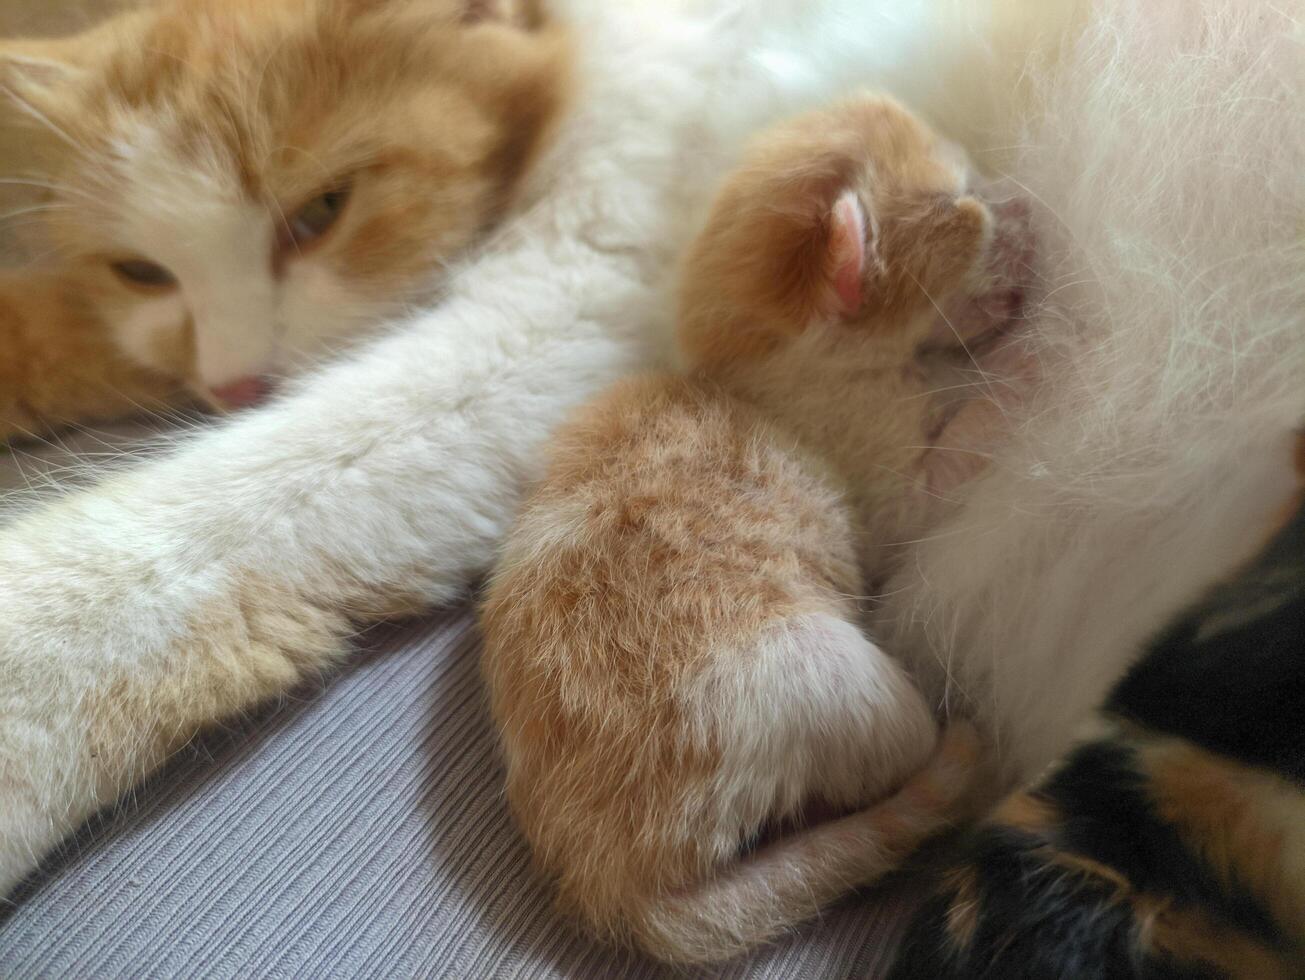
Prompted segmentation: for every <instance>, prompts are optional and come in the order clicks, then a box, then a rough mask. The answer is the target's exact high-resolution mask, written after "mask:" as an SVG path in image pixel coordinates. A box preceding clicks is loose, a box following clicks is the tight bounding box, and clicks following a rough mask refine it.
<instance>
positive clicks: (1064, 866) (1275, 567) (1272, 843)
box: [893, 441, 1305, 980]
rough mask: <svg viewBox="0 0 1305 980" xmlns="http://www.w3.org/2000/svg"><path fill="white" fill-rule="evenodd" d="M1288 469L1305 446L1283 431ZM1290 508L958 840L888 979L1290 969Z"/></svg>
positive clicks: (1298, 895)
mask: <svg viewBox="0 0 1305 980" xmlns="http://www.w3.org/2000/svg"><path fill="white" fill-rule="evenodd" d="M1300 463H1301V472H1302V475H1303V476H1305V441H1302V443H1301V455H1300ZM1302 658H1305V507H1301V508H1300V509H1298V511H1297V512H1296V514H1295V516H1294V517H1292V518H1290V519H1289V522H1288V524H1287V526H1286V528H1284V529H1283V530H1282V531H1281V532H1280V533H1279V534H1278V535H1277V536H1276V537H1275V539H1274V540H1273V542H1272V543H1271V544H1270V546H1269V547H1268V548H1267V549H1266V550H1265V552H1264V553H1263V554H1262V555H1261V556H1260V557H1259V558H1257V559H1256V560H1255V561H1254V562H1253V563H1252V564H1251V565H1250V566H1249V567H1248V568H1246V569H1244V570H1243V571H1241V572H1239V573H1238V574H1237V575H1236V577H1235V578H1233V579H1232V580H1231V581H1229V582H1227V583H1225V584H1223V585H1221V586H1219V587H1218V588H1217V589H1216V590H1214V592H1213V593H1212V594H1211V595H1210V596H1208V597H1207V598H1206V599H1204V600H1203V601H1202V602H1201V603H1199V604H1198V605H1197V606H1195V607H1194V608H1192V609H1191V610H1189V611H1188V612H1186V613H1184V615H1183V616H1182V617H1181V618H1180V619H1179V620H1178V621H1177V622H1176V623H1174V624H1173V625H1171V626H1170V627H1168V628H1167V629H1166V630H1165V631H1164V632H1163V633H1161V635H1160V636H1159V637H1158V638H1157V639H1156V641H1155V642H1154V643H1152V644H1151V645H1150V647H1149V649H1148V650H1147V652H1146V653H1145V654H1143V656H1142V657H1141V659H1140V660H1139V661H1138V663H1137V664H1136V665H1135V666H1134V667H1133V668H1132V669H1131V670H1130V671H1129V672H1128V674H1127V675H1126V676H1125V677H1124V680H1123V681H1122V683H1121V684H1120V685H1119V686H1118V687H1117V688H1116V689H1115V690H1114V692H1113V693H1112V694H1111V696H1110V698H1109V700H1108V701H1107V703H1106V707H1105V710H1104V712H1103V715H1102V717H1101V718H1100V719H1099V721H1098V724H1097V726H1096V727H1097V728H1098V729H1099V730H1101V731H1102V732H1103V733H1102V734H1097V735H1095V736H1094V737H1092V738H1091V739H1089V740H1088V741H1086V742H1085V743H1083V744H1082V745H1080V746H1079V747H1077V748H1076V749H1075V750H1074V751H1073V752H1072V753H1071V754H1070V755H1069V756H1068V758H1067V759H1066V760H1065V761H1064V762H1062V763H1061V764H1060V765H1059V766H1058V767H1057V768H1056V770H1055V771H1054V772H1053V773H1052V774H1051V775H1050V776H1049V777H1048V778H1047V779H1046V780H1045V781H1044V782H1043V783H1042V784H1041V785H1040V786H1039V787H1038V788H1037V789H1036V790H1033V791H1031V792H1029V793H1021V794H1017V795H1015V796H1013V797H1011V798H1010V799H1008V800H1006V801H1005V802H1004V803H1002V805H1001V806H1000V807H999V808H998V809H997V811H996V813H995V814H994V815H993V816H992V817H991V818H990V819H989V820H987V821H985V822H984V823H983V824H981V825H980V826H979V827H977V828H976V829H974V830H972V831H969V832H968V833H966V834H964V835H963V836H962V837H961V838H960V840H959V841H958V842H956V843H955V844H954V845H953V847H952V848H951V850H953V851H954V852H957V853H954V854H952V855H951V857H950V860H948V862H947V863H946V865H945V866H944V869H943V870H942V871H940V872H939V874H938V884H937V886H936V890H935V894H934V896H933V897H932V898H931V900H930V901H929V902H928V903H927V904H926V906H925V908H924V909H922V910H921V911H920V912H919V913H918V914H917V916H916V919H915V921H914V923H913V924H912V926H911V928H910V930H909V933H908V938H907V943H906V946H905V948H904V949H903V951H902V953H901V954H900V955H899V958H898V962H897V965H896V968H895V973H894V974H893V975H894V976H896V977H899V978H908V977H911V978H915V977H918V978H921V980H924V978H928V980H935V978H938V980H941V978H943V977H978V976H985V977H986V976H991V977H1001V978H1003V980H1004V978H1011V980H1016V978H1020V977H1029V978H1058V977H1059V978H1065V980H1069V978H1074V980H1078V978H1085V980H1086V978H1102V980H1105V978H1108V977H1109V978H1114V977H1121V978H1122V977H1138V978H1157V980H1158V978H1163V977H1232V978H1244V980H1268V978H1273V977H1281V978H1289V977H1299V976H1301V975H1303V974H1305V682H1303V681H1302V666H1305V665H1303V664H1302Z"/></svg>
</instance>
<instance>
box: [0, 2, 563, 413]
mask: <svg viewBox="0 0 1305 980" xmlns="http://www.w3.org/2000/svg"><path fill="white" fill-rule="evenodd" d="M533 24H534V13H533V11H532V10H530V9H528V8H527V6H526V5H524V4H516V3H513V2H510V0H502V2H497V3H477V4H473V5H471V6H466V5H465V4H463V3H456V2H453V0H439V2H423V0H389V2H384V3H377V2H371V0H274V2H270V3H269V2H266V0H168V2H163V3H160V4H156V5H148V6H146V7H144V8H142V9H139V10H133V11H129V12H126V13H123V14H120V15H118V16H116V17H114V18H111V19H109V20H108V21H106V22H105V23H103V24H101V25H99V26H97V27H94V28H92V29H90V30H88V31H86V32H84V33H82V34H79V35H75V36H72V37H69V38H65V39H60V40H50V41H5V42H2V43H0V94H3V95H4V96H6V97H7V98H5V99H3V100H0V101H3V102H7V104H8V115H9V116H10V117H11V119H10V123H11V125H16V124H19V123H23V124H26V130H27V132H25V133H24V135H23V139H25V140H29V141H36V142H37V143H39V144H40V145H41V146H42V148H43V152H42V153H40V154H31V155H34V156H40V157H41V158H42V159H43V160H44V163H43V164H42V166H41V168H40V170H39V171H38V172H36V173H35V174H33V175H31V177H30V183H31V184H34V185H40V186H41V187H42V188H44V189H45V192H44V194H43V196H42V199H41V200H40V201H39V202H38V203H36V204H34V205H33V206H32V207H30V208H26V209H22V213H23V217H24V218H25V219H26V222H27V223H26V224H25V225H23V226H22V230H23V231H24V232H25V235H26V237H27V239H29V240H30V241H31V243H32V244H31V246H30V247H31V248H32V249H33V250H35V251H39V252H41V253H43V254H45V255H47V256H48V258H47V259H46V261H45V263H44V265H45V266H50V267H51V270H50V274H53V275H55V276H58V277H60V279H61V282H62V285H61V286H60V291H61V292H63V293H66V294H70V295H67V296H61V297H60V298H59V301H58V302H57V304H56V309H55V311H53V312H52V314H51V315H50V316H49V317H43V316H42V315H41V314H40V312H39V308H38V306H37V304H36V303H35V302H33V301H32V300H33V298H32V297H21V296H17V297H15V299H16V301H17V303H18V304H19V305H21V306H24V307H26V308H27V309H26V313H25V314H23V315H22V316H21V317H19V318H18V319H17V320H14V322H15V323H16V326H14V327H11V330H20V331H21V332H22V333H23V334H24V336H25V338H26V343H24V345H23V346H22V347H21V348H9V349H7V350H6V354H5V358H6V359H11V360H13V361H15V362H18V363H17V364H15V368H14V372H17V371H18V370H20V369H21V368H22V367H24V366H25V367H26V368H27V371H28V372H29V373H30V376H29V375H28V374H27V373H24V374H18V375H17V377H12V376H11V377H7V378H6V379H5V380H6V382H7V387H6V388H5V389H4V390H3V391H0V410H4V411H6V414H7V410H6V409H5V408H4V406H5V404H6V403H8V404H18V403H21V404H23V405H24V406H25V409H26V411H25V412H24V414H23V415H20V416H19V417H18V418H16V419H14V418H8V417H5V416H0V422H4V423H9V424H8V425H7V426H5V427H6V428H11V429H12V428H13V427H14V426H15V425H22V426H24V427H29V428H30V427H39V426H41V424H42V423H45V422H52V421H57V420H64V419H69V418H72V419H79V418H85V417H86V416H88V415H89V416H90V417H92V418H93V417H96V416H101V415H105V414H113V413H117V414H123V413H124V412H125V411H130V410H131V408H132V407H133V405H134V404H135V403H136V402H137V401H138V400H139V394H140V392H139V391H138V389H139V387H140V377H139V376H131V377H129V378H125V372H124V370H123V369H122V368H121V366H120V365H119V364H117V363H116V362H114V361H111V360H110V361H106V362H105V369H104V373H103V375H100V376H97V375H95V372H94V369H93V366H92V365H91V364H90V363H87V362H86V361H85V360H82V361H80V363H79V362H78V360H77V357H78V354H79V352H80V345H81V344H82V343H83V342H84V340H83V339H84V338H90V337H91V335H92V334H93V333H95V332H96V331H97V330H98V331H100V332H102V333H104V334H105V335H106V336H107V337H108V338H110V339H111V340H112V342H113V344H114V345H115V346H116V347H117V348H118V349H119V350H120V351H121V352H122V353H123V354H124V355H125V356H126V357H127V358H128V359H129V360H130V361H131V362H132V363H133V364H135V365H137V366H139V367H141V368H145V369H147V370H148V371H150V372H152V373H153V374H154V375H157V376H159V378H160V379H164V382H165V383H164V385H161V386H156V387H149V390H148V394H149V395H150V396H151V397H152V398H158V397H160V396H162V395H166V394H167V393H168V392H167V388H168V387H175V386H176V384H177V383H184V384H185V385H186V386H188V387H189V388H190V389H192V390H193V391H195V392H197V393H198V394H199V395H200V396H201V397H202V398H203V399H204V400H205V401H211V402H216V403H218V404H219V405H223V406H226V407H239V406H242V405H246V404H249V403H252V402H254V401H256V400H258V399H259V398H260V397H261V396H262V395H263V394H265V393H266V390H267V381H268V379H269V378H270V377H271V376H275V375H281V374H284V373H286V372H288V371H291V370H294V369H296V368H301V367H303V366H305V365H306V364H309V363H312V362H313V361H314V360H318V359H320V358H321V356H322V355H323V354H324V353H326V352H328V351H331V350H332V349H333V348H335V347H337V346H339V345H341V344H342V343H344V342H346V341H348V340H349V339H351V338H354V337H356V336H357V335H358V334H359V333H360V332H362V331H364V330H366V329H368V328H372V327H375V326H376V325H377V324H379V323H380V322H381V321H382V320H383V318H385V317H387V316H393V315H394V314H396V313H398V312H400V311H402V310H404V309H405V308H407V307H409V306H411V305H412V304H415V303H422V302H429V301H430V300H431V298H432V297H433V296H434V295H435V293H436V292H437V291H438V289H439V288H440V285H441V280H442V278H443V269H444V266H445V265H446V263H447V262H448V261H449V260H450V259H452V258H453V257H455V256H457V255H458V254H459V253H461V252H463V251H464V250H465V249H467V247H468V246H469V245H471V244H472V243H473V242H475V241H476V240H477V239H478V238H480V237H481V236H482V235H483V234H484V233H485V231H486V229H487V228H488V227H489V226H490V225H491V224H492V223H493V222H494V221H495V219H496V218H497V217H498V216H499V215H500V214H502V213H503V211H504V209H505V208H506V207H507V206H508V204H509V203H510V201H511V199H512V197H513V195H514V193H515V192H516V189H517V187H518V184H519V182H520V179H521V177H522V175H523V174H524V172H525V171H526V169H527V167H528V166H529V163H530V161H531V159H532V158H533V156H534V154H535V153H536V152H537V150H538V148H539V147H540V145H541V143H542V140H543V138H544V136H545V134H546V131H547V129H548V127H549V125H550V123H551V122H552V120H553V119H554V117H555V116H556V114H557V112H558V110H559V108H560V106H561V103H562V101H563V99H564V98H565V91H566V83H565V62H566V55H565V45H564V43H563V41H562V39H561V36H560V34H557V33H556V32H550V31H545V30H542V29H541V30H539V31H534V30H531V31H529V32H527V31H526V30H525V28H527V27H530V26H532V25H533ZM23 179H24V180H26V179H27V178H23ZM33 274H34V275H36V276H40V277H42V278H41V279H40V280H39V281H41V282H44V281H45V279H44V278H43V277H44V276H45V275H46V272H45V270H44V269H43V268H39V267H38V269H37V270H36V272H35V273H33ZM15 284H16V285H17V286H18V288H19V290H20V291H21V290H22V288H23V287H22V282H21V280H18V281H17V282H16V283H15ZM6 292H9V290H6ZM13 305H14V304H12V303H11V304H10V306H11V314H10V318H11V320H13V312H12V306H13ZM74 310H80V311H81V316H80V317H78V316H74V315H73V311H74ZM22 320H26V324H25V325H24V324H23V323H22V322H21V321H22ZM38 342H39V344H40V349H39V351H37V352H35V353H33V351H32V345H33V344H36V343H38ZM95 342H96V343H97V344H99V345H100V346H104V345H103V344H102V343H100V341H99V339H98V338H97V339H96V341H95ZM63 353H67V354H68V355H69V360H68V362H67V364H66V367H65V368H64V369H63V370H66V372H67V375H68V379H69V380H72V378H73V377H74V376H75V377H76V378H77V380H78V381H81V382H85V383H89V384H91V385H92V387H93V388H94V389H95V394H94V397H91V398H89V399H87V398H83V394H84V392H83V391H82V390H81V389H80V385H79V386H78V388H77V389H73V388H72V387H70V386H65V387H64V388H62V389H59V388H58V387H57V378H55V377H54V376H55V375H57V373H58V370H59V368H58V367H57V365H55V364H53V363H46V362H47V361H51V362H52V361H53V360H54V359H55V358H57V357H59V356H60V355H61V354H63ZM25 357H34V358H35V360H33V361H24V360H23V359H24V358H25ZM14 372H11V373H14ZM124 378H125V380H124ZM120 385H121V386H123V387H124V389H125V390H123V391H121V393H120V394H121V397H119V398H118V399H117V400H116V403H115V401H114V400H113V399H112V392H113V390H114V389H115V388H118V387H119V386H120ZM56 391H59V392H60V393H61V394H63V395H66V396H67V397H66V399H60V398H55V397H53V395H54V393H55V392H56ZM47 402H48V404H47ZM27 416H31V417H30V418H28V417H27Z"/></svg>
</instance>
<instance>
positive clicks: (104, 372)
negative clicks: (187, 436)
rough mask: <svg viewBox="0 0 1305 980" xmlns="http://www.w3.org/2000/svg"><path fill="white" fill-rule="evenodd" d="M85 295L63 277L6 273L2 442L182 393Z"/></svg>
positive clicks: (2, 278) (0, 372) (1, 317)
mask: <svg viewBox="0 0 1305 980" xmlns="http://www.w3.org/2000/svg"><path fill="white" fill-rule="evenodd" d="M87 302H88V301H87V300H85V299H84V298H82V297H81V296H80V295H79V291H78V290H77V288H76V285H75V284H73V283H69V282H67V281H65V280H63V279H60V278H58V277H54V276H42V275H39V274H31V273H21V272H8V273H0V349H3V350H4V351H5V352H6V353H5V356H4V357H3V358H0V442H4V441H7V440H9V439H14V438H20V437H28V436H37V435H41V434H43V433H44V432H46V431H47V430H49V429H50V428H53V427H54V426H57V425H60V424H65V423H72V422H81V423H87V422H99V421H104V420H107V419H113V418H120V417H122V416H124V415H128V414H130V413H132V412H135V411H151V410H155V409H159V408H162V407H165V406H167V405H170V404H176V403H177V402H178V401H179V399H180V398H182V397H184V393H183V392H181V391H180V386H179V385H178V384H177V383H176V382H174V381H172V380H170V379H169V378H168V377H167V376H165V375H162V374H159V373H157V372H153V371H150V370H149V369H147V368H142V367H139V366H137V365H135V364H133V363H131V362H130V361H128V360H127V359H126V358H125V357H124V356H123V355H122V353H121V352H120V351H119V350H118V349H117V347H116V346H114V344H113V343H112V341H111V340H110V338H109V336H108V334H107V332H106V330H105V329H104V325H103V324H102V323H100V322H99V321H98V320H97V319H96V318H95V316H94V315H93V313H92V312H91V311H90V310H88V309H87Z"/></svg>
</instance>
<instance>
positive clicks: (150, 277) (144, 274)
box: [109, 259, 177, 290]
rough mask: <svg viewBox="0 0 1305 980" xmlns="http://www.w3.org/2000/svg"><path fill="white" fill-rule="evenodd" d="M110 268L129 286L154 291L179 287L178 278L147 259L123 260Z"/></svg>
mask: <svg viewBox="0 0 1305 980" xmlns="http://www.w3.org/2000/svg"><path fill="white" fill-rule="evenodd" d="M109 268H110V269H112V270H113V274H114V275H116V276H117V277H118V278H119V279H121V280H122V281H123V282H125V283H127V284H128V285H129V286H136V287H138V288H143V289H154V290H165V289H175V288H176V286H177V277H176V276H174V275H173V274H172V273H171V272H169V271H168V270H167V269H165V268H163V266H161V265H159V264H158V263H157V262H150V261H149V260H147V259H123V260H121V261H119V262H112V263H110V264H109Z"/></svg>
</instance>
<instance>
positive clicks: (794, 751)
mask: <svg viewBox="0 0 1305 980" xmlns="http://www.w3.org/2000/svg"><path fill="white" fill-rule="evenodd" d="M711 662H712V664H713V666H712V668H711V669H710V670H709V671H708V672H707V673H706V674H705V675H704V676H702V677H699V678H697V679H696V680H695V682H694V688H693V690H692V691H691V692H689V697H688V698H687V699H686V700H687V703H688V705H690V706H691V709H690V710H691V712H692V716H693V717H695V718H697V719H699V720H700V724H701V729H702V730H701V732H700V734H699V735H698V738H699V739H700V740H701V744H702V746H703V747H704V748H705V749H707V750H708V751H710V750H711V749H712V748H713V747H719V750H720V751H721V753H722V755H721V763H720V771H719V776H718V778H717V781H716V786H715V787H714V789H713V791H712V795H711V806H712V809H713V810H714V811H715V812H717V813H719V814H720V821H719V826H718V829H717V833H716V838H715V840H714V841H713V843H714V845H715V853H716V857H717V860H718V861H720V862H721V863H722V864H723V863H726V862H728V861H730V859H731V858H733V857H734V856H735V855H736V853H737V850H738V842H739V828H740V827H759V826H762V825H763V824H764V823H765V822H766V821H767V820H768V819H776V818H780V819H782V818H786V817H795V816H800V815H801V812H802V806H803V805H804V804H806V803H809V802H810V801H811V800H812V799H817V798H818V799H821V800H824V801H825V802H826V803H829V804H832V805H836V806H839V807H842V808H845V809H847V810H852V809H859V808H861V807H864V806H868V805H869V804H871V803H873V802H874V801H876V800H881V799H883V798H884V796H885V795H886V794H887V793H888V792H889V791H890V790H892V789H895V788H897V787H899V786H900V785H901V784H902V783H903V782H904V781H905V780H906V778H907V777H908V776H909V775H911V774H912V773H914V772H916V771H917V770H919V769H920V768H921V767H922V766H923V765H924V763H925V762H926V761H927V760H928V758H929V755H930V753H931V752H932V751H933V748H934V743H935V725H934V718H933V715H932V713H930V711H929V710H928V708H927V707H926V706H925V704H924V701H923V700H922V699H921V697H920V695H919V692H918V691H917V690H916V689H915V686H914V685H913V684H912V683H911V681H910V679H909V678H908V677H907V675H906V673H905V672H904V671H903V670H902V668H901V666H900V665H898V664H897V663H895V662H893V661H892V660H891V659H889V658H888V657H887V656H886V655H885V654H884V652H883V651H882V650H880V649H879V648H878V647H876V646H875V645H874V644H873V643H871V642H870V641H869V640H867V639H866V638H865V636H864V635H863V634H862V632H861V631H860V630H859V629H858V628H857V627H856V626H854V625H852V624H851V623H848V622H846V621H845V620H842V619H839V618H837V617H835V616H832V615H828V614H813V615H807V616H798V617H794V618H791V619H788V620H784V621H782V622H779V623H776V624H774V625H772V626H770V627H768V629H767V632H766V635H764V636H763V637H762V638H761V639H760V640H759V641H758V642H757V643H756V645H755V646H754V647H752V648H751V649H749V650H746V651H732V652H724V651H721V652H717V653H715V654H713V655H712V658H711Z"/></svg>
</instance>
